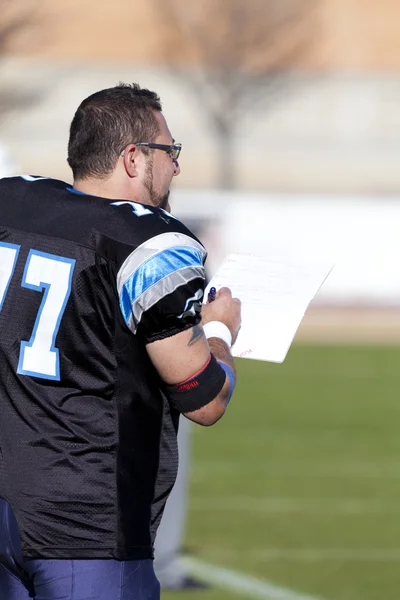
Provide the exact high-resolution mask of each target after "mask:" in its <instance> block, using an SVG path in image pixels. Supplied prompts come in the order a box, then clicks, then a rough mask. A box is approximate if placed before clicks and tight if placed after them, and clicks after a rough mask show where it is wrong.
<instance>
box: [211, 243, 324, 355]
mask: <svg viewBox="0 0 400 600" xmlns="http://www.w3.org/2000/svg"><path fill="white" fill-rule="evenodd" d="M332 268H333V264H332V262H329V261H321V262H314V261H310V260H308V259H306V258H303V259H300V258H297V257H292V256H289V257H288V256H285V255H279V254H276V253H274V254H273V253H270V254H269V256H268V257H262V256H254V255H250V254H229V255H228V256H227V258H226V259H225V261H224V263H223V264H222V265H221V267H220V268H219V269H218V271H217V273H216V274H215V275H214V277H213V278H212V279H211V281H210V283H209V284H208V286H207V289H206V294H205V299H207V295H208V292H209V289H210V287H212V286H213V287H215V288H216V289H217V290H219V289H220V288H221V287H225V286H226V287H229V288H230V289H231V290H232V294H233V296H235V297H237V298H240V300H241V301H242V327H241V329H240V332H239V336H238V339H237V340H236V343H235V345H234V346H233V348H232V354H233V356H237V357H240V358H253V359H255V360H265V361H269V362H277V363H281V362H283V361H284V360H285V357H286V355H287V353H288V350H289V348H290V346H291V343H292V341H293V338H294V336H295V334H296V331H297V328H298V327H299V325H300V323H301V320H302V318H303V316H304V314H305V312H306V310H307V307H308V305H309V304H310V302H311V300H312V299H313V298H314V296H315V294H316V293H317V291H318V290H319V288H320V287H321V285H322V283H323V282H324V281H325V279H326V278H327V276H328V275H329V273H330V271H331V270H332Z"/></svg>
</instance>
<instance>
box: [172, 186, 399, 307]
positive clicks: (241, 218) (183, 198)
mask: <svg viewBox="0 0 400 600" xmlns="http://www.w3.org/2000/svg"><path fill="white" fill-rule="evenodd" d="M172 204H173V208H174V213H175V214H176V215H177V216H179V217H180V218H182V220H184V221H185V219H188V218H189V219H190V220H191V221H193V220H194V219H199V220H202V219H207V218H209V219H210V220H217V221H218V222H219V224H220V226H219V235H220V236H221V246H220V248H219V250H218V251H217V252H216V253H214V255H212V253H211V256H210V258H211V263H212V268H215V265H216V264H217V263H218V261H219V260H220V259H221V257H222V255H223V254H224V253H226V252H228V251H230V252H232V251H237V252H249V253H251V252H254V253H266V252H267V251H268V246H269V245H278V246H280V247H287V248H288V249H290V250H291V251H293V252H299V253H301V254H306V255H308V254H310V255H312V256H315V257H318V256H319V255H328V256H331V257H332V258H333V260H334V262H335V268H334V270H333V271H332V273H331V275H330V276H329V278H328V279H327V281H326V282H325V283H324V285H323V286H322V288H321V290H320V291H319V293H318V296H317V301H318V302H321V303H329V304H330V303H333V304H336V305H337V304H343V305H349V304H366V305H381V306H400V196H399V197H398V198H361V197H332V196H326V197H323V196H305V195H299V196H294V195H267V194H266V195H255V194H248V193H246V194H245V193H243V194H239V193H232V194H228V193H217V192H196V193H194V192H185V191H181V190H179V191H176V192H174V195H173V202H172Z"/></svg>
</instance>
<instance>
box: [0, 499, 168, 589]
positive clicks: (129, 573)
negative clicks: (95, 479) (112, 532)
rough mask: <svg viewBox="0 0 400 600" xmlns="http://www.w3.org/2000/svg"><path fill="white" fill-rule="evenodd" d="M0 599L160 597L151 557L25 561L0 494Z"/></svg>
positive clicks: (15, 528) (9, 510)
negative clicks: (142, 558) (139, 558)
mask: <svg viewBox="0 0 400 600" xmlns="http://www.w3.org/2000/svg"><path fill="white" fill-rule="evenodd" d="M0 598H1V600H29V599H30V598H33V599H34V600H159V598H160V585H159V583H158V581H157V578H156V576H155V574H154V569H153V561H152V560H150V559H149V560H127V561H118V560H97V559H95V560H81V559H79V560H53V559H40V560H36V559H35V560H33V559H26V558H24V557H23V555H22V551H21V542H20V535H19V530H18V526H17V522H16V520H15V516H14V513H13V512H12V510H11V508H10V506H9V505H8V504H7V502H5V501H4V500H2V499H1V498H0Z"/></svg>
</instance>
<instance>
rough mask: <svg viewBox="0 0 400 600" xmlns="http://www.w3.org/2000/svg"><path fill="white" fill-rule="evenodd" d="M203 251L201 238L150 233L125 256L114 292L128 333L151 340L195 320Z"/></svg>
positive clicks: (202, 277) (202, 278)
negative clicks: (198, 240) (116, 294)
mask: <svg viewBox="0 0 400 600" xmlns="http://www.w3.org/2000/svg"><path fill="white" fill-rule="evenodd" d="M206 255H207V254H206V250H205V248H204V247H203V246H202V245H201V244H200V243H199V242H197V241H196V240H195V239H193V238H192V237H190V236H189V235H186V234H184V233H178V232H167V233H163V234H160V235H157V236H155V237H152V238H151V239H149V240H147V241H146V242H144V243H143V244H141V245H140V246H138V247H137V248H136V249H135V250H134V251H133V252H131V254H129V256H128V257H127V258H126V259H125V261H124V263H123V264H122V265H121V267H120V269H119V271H118V274H117V290H118V295H119V305H120V309H121V313H122V316H123V318H124V321H125V323H126V325H127V326H128V327H129V329H130V330H131V331H132V333H134V334H135V335H138V336H140V337H141V338H142V339H143V341H144V342H145V343H150V342H153V341H155V340H159V339H163V338H166V337H170V336H172V335H175V334H177V333H179V332H180V331H184V330H185V329H189V328H190V327H193V326H194V325H196V324H197V323H199V321H200V311H201V303H202V299H203V294H204V281H205V270H204V262H205V259H206Z"/></svg>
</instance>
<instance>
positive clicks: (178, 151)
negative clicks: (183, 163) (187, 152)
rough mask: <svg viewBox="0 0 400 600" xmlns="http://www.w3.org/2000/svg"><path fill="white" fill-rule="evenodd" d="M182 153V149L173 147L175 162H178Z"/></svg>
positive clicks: (172, 153)
mask: <svg viewBox="0 0 400 600" xmlns="http://www.w3.org/2000/svg"><path fill="white" fill-rule="evenodd" d="M180 153H181V147H180V146H173V147H172V148H171V156H172V158H173V159H174V160H178V158H179V155H180Z"/></svg>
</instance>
